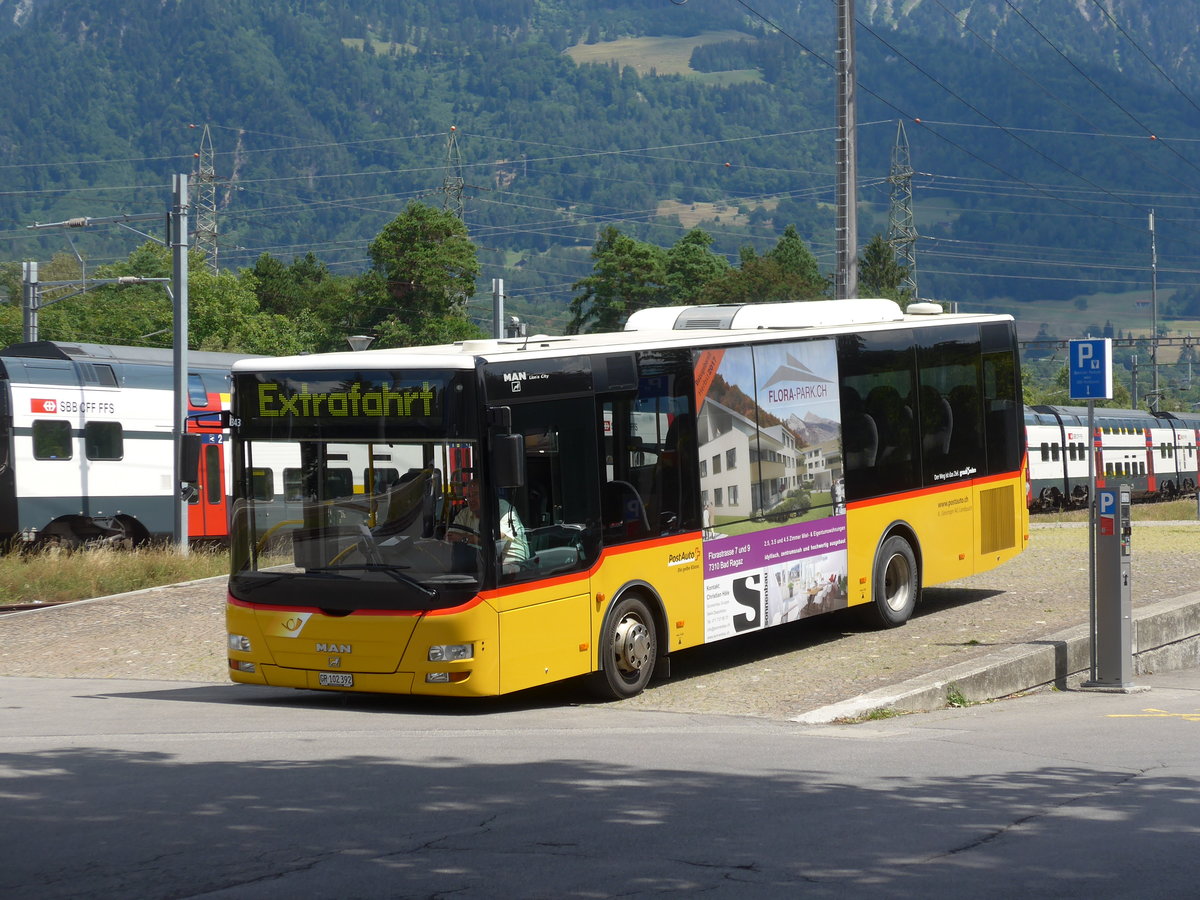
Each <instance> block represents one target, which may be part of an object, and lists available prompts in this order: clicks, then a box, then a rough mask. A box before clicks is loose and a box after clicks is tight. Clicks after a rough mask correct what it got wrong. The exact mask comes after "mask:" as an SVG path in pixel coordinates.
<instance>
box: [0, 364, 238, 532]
mask: <svg viewBox="0 0 1200 900" xmlns="http://www.w3.org/2000/svg"><path fill="white" fill-rule="evenodd" d="M247 355H248V354H232V353H210V352H199V351H189V353H188V378H187V391H188V410H189V421H188V431H189V432H190V433H193V434H198V435H200V440H201V445H202V446H201V452H200V464H199V467H198V473H197V480H196V482H194V483H193V485H192V487H193V490H192V491H191V492H190V497H189V503H188V510H189V511H188V533H189V536H190V537H192V538H196V539H224V538H227V537H228V534H229V504H228V485H229V484H230V466H229V461H228V460H227V458H226V455H225V437H226V433H227V432H226V431H225V430H224V429H223V427H222V424H221V417H220V416H219V415H217V414H219V413H220V412H221V411H222V410H227V409H228V407H229V392H230V374H229V373H230V369H231V367H232V365H233V362H234V361H235V360H238V359H243V358H245V357H246V356H247ZM173 403H174V361H173V354H172V351H171V350H169V349H159V348H148V347H118V346H110V345H103V344H86V343H72V342H65V341H36V342H32V343H22V344H13V345H11V346H9V347H7V348H5V349H4V350H3V351H0V541H3V542H4V543H5V545H6V546H7V545H11V544H12V543H13V542H14V541H15V540H18V539H19V540H21V541H23V542H25V543H26V544H38V543H48V542H49V543H58V544H62V545H67V546H76V545H79V544H82V543H92V542H99V541H104V542H112V543H120V544H124V545H128V544H139V543H143V542H146V541H149V540H151V539H155V538H165V537H170V536H171V533H172V530H173V525H174V506H173V504H175V503H178V502H179V497H180V492H179V487H180V486H179V485H176V484H175V483H174V447H175V442H174V405H173ZM205 414H212V415H205Z"/></svg>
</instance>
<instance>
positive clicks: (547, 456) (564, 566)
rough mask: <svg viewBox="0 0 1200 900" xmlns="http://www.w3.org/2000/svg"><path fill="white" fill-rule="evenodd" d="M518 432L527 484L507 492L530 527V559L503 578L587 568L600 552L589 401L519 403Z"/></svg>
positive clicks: (593, 432) (515, 427) (593, 425)
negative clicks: (522, 449) (523, 454)
mask: <svg viewBox="0 0 1200 900" xmlns="http://www.w3.org/2000/svg"><path fill="white" fill-rule="evenodd" d="M511 409H512V429H513V432H514V433H519V434H522V435H524V437H525V483H524V484H523V485H521V486H520V487H519V488H505V489H503V490H501V497H500V500H501V501H502V506H503V505H504V504H508V505H510V506H511V507H512V508H513V509H515V510H516V513H517V516H518V517H519V519H520V521H521V522H522V523H523V524H524V527H525V539H526V541H527V542H528V544H529V554H530V555H529V558H528V560H526V561H525V563H523V564H522V565H521V566H519V567H517V569H516V571H509V570H508V567H505V571H504V573H503V574H502V575H501V579H502V580H504V581H525V580H529V579H532V578H542V577H545V576H546V575H547V574H550V573H552V572H569V571H577V570H579V569H584V568H587V567H588V566H590V565H591V564H592V563H593V562H595V559H596V554H597V553H598V552H599V549H600V542H599V533H598V527H597V526H598V523H599V521H600V512H599V487H598V473H599V471H600V465H599V462H598V461H597V458H596V449H597V447H598V446H599V442H598V441H597V440H596V417H595V414H594V413H593V406H592V404H591V403H590V402H589V401H586V400H580V399H573V400H552V401H539V402H537V403H532V404H530V403H525V404H521V403H514V404H513V405H512V406H511Z"/></svg>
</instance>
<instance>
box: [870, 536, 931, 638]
mask: <svg viewBox="0 0 1200 900" xmlns="http://www.w3.org/2000/svg"><path fill="white" fill-rule="evenodd" d="M872 585H873V587H874V591H873V594H874V597H873V599H872V602H871V603H869V604H867V605H866V606H865V607H863V608H862V611H863V615H864V616H865V617H866V619H867V620H868V621H869V622H870V623H871V624H872V625H875V626H877V627H879V628H895V627H897V626H899V625H903V624H904V623H905V622H907V621H908V620H909V618H910V617H911V616H912V614H913V610H914V609H915V608H916V606H917V595H918V593H919V592H920V578H919V576H918V569H917V557H916V554H914V553H913V549H912V546H911V545H910V544H909V543H908V541H906V540H905V539H904V538H902V537H900V536H898V535H892V536H891V537H889V538H888V539H887V540H885V541H884V542H883V544H882V545H881V546H880V548H879V552H878V553H877V554H876V555H875V571H874V575H873V580H872Z"/></svg>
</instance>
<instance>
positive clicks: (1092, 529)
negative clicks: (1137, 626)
mask: <svg viewBox="0 0 1200 900" xmlns="http://www.w3.org/2000/svg"><path fill="white" fill-rule="evenodd" d="M1087 404H1088V622H1089V626H1090V630H1089V631H1088V644H1090V645H1091V651H1090V652H1091V665H1090V667H1089V673H1088V678H1089V680H1091V681H1095V680H1096V677H1097V674H1096V401H1095V400H1088V402H1087Z"/></svg>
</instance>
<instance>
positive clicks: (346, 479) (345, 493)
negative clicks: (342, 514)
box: [325, 453, 354, 497]
mask: <svg viewBox="0 0 1200 900" xmlns="http://www.w3.org/2000/svg"><path fill="white" fill-rule="evenodd" d="M336 455H337V454H334V453H331V454H329V458H330V459H333V458H334V457H335V456H336ZM325 496H326V497H353V496H354V472H353V471H352V470H351V469H340V468H339V469H330V470H329V471H328V472H326V473H325Z"/></svg>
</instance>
